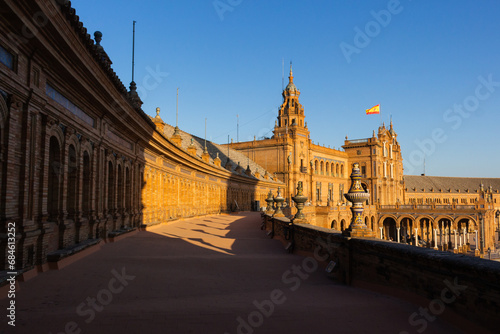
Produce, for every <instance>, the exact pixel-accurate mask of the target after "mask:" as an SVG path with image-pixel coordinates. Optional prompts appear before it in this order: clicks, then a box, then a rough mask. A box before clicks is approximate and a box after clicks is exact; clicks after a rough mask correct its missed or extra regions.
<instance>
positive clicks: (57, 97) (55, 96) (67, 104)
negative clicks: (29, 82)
mask: <svg viewBox="0 0 500 334" xmlns="http://www.w3.org/2000/svg"><path fill="white" fill-rule="evenodd" d="M45 93H46V94H47V96H48V97H50V98H51V99H52V100H54V101H56V102H57V103H59V104H60V105H62V106H63V107H64V108H66V109H67V110H68V111H70V112H71V113H72V114H73V115H75V116H76V117H78V118H80V119H81V120H83V121H84V122H86V123H87V124H89V125H90V126H92V127H94V123H95V120H94V119H93V118H92V117H90V116H89V115H88V114H87V113H86V112H84V111H83V110H81V109H80V108H78V107H77V106H76V105H74V104H73V103H72V102H71V101H70V100H68V99H67V98H66V97H65V96H63V95H62V94H61V93H59V92H58V91H57V90H56V89H55V88H53V87H52V86H51V85H49V84H47V85H46V88H45Z"/></svg>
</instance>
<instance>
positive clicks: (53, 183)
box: [47, 137, 62, 218]
mask: <svg viewBox="0 0 500 334" xmlns="http://www.w3.org/2000/svg"><path fill="white" fill-rule="evenodd" d="M61 176H62V166H61V147H60V146H59V141H58V140H57V139H56V137H51V138H50V143H49V184H48V189H47V190H48V194H47V196H48V198H47V212H48V214H49V216H50V217H51V218H56V217H57V215H58V214H59V199H60V196H59V194H60V188H61Z"/></svg>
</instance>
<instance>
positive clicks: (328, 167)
mask: <svg viewBox="0 0 500 334" xmlns="http://www.w3.org/2000/svg"><path fill="white" fill-rule="evenodd" d="M328 174H330V163H329V162H328V161H327V162H326V163H325V175H328Z"/></svg>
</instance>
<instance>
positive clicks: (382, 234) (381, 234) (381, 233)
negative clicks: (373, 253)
mask: <svg viewBox="0 0 500 334" xmlns="http://www.w3.org/2000/svg"><path fill="white" fill-rule="evenodd" d="M379 229H380V239H382V240H384V233H383V232H382V231H383V230H384V228H383V227H379Z"/></svg>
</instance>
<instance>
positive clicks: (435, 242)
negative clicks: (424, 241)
mask: <svg viewBox="0 0 500 334" xmlns="http://www.w3.org/2000/svg"><path fill="white" fill-rule="evenodd" d="M434 249H438V239H437V228H435V229H434Z"/></svg>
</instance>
